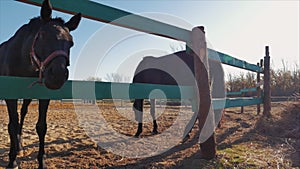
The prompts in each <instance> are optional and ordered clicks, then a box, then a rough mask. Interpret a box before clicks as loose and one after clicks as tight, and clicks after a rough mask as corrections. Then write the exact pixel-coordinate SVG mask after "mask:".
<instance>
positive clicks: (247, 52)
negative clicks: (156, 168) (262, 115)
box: [0, 0, 300, 79]
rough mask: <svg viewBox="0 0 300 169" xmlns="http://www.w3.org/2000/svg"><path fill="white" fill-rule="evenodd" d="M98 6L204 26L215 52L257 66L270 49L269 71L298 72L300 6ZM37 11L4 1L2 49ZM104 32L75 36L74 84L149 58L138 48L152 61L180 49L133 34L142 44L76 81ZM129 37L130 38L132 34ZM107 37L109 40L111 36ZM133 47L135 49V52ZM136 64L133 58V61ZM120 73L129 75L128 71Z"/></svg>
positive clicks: (85, 24) (94, 28)
mask: <svg viewBox="0 0 300 169" xmlns="http://www.w3.org/2000/svg"><path fill="white" fill-rule="evenodd" d="M94 1H96V2H100V3H103V4H106V5H110V6H113V7H116V8H120V9H123V10H127V11H130V12H133V13H138V14H142V15H146V16H149V17H152V18H155V19H158V20H163V21H166V22H171V24H174V25H177V26H181V27H184V28H186V29H191V28H192V27H193V26H198V25H204V26H205V27H206V32H207V34H206V36H207V40H208V41H209V43H210V47H211V48H213V49H215V50H218V51H221V52H224V53H227V54H229V55H232V56H234V57H237V58H240V59H242V60H246V61H248V62H250V63H254V64H256V63H257V62H258V61H259V60H260V59H261V58H263V56H264V48H265V46H266V45H269V46H270V54H271V67H273V68H275V69H280V68H282V61H283V60H284V61H285V62H287V64H288V66H289V67H290V69H292V70H293V69H295V68H296V65H298V69H299V65H300V63H299V1H201V0H198V1H197V0H193V1H179V0H173V1H169V0H164V1H158V0H152V1H133V0H122V1H118V0H114V1H108V0H106V1H102V0H94ZM39 11H40V8H39V7H36V6H32V5H28V4H23V3H21V2H16V1H11V0H1V1H0V43H2V42H4V41H6V40H7V39H8V38H10V37H11V36H12V35H13V34H14V33H15V31H16V30H17V29H18V28H19V27H20V26H22V25H23V24H25V23H28V21H29V19H31V18H32V17H35V16H38V15H39ZM53 16H59V17H62V18H64V19H65V20H68V19H69V18H70V17H71V16H70V15H68V14H63V13H60V12H54V13H53ZM170 18H171V19H170ZM174 18H175V19H174ZM176 18H177V19H178V20H176ZM174 20H175V21H174ZM106 29H107V26H106ZM112 29H119V28H112ZM103 30H105V24H102V23H100V22H96V21H91V20H88V19H83V20H82V22H81V24H80V26H79V28H78V29H77V30H75V31H74V32H73V33H72V35H73V37H74V41H75V46H74V47H73V48H72V51H71V55H72V56H71V58H72V59H71V67H70V70H71V78H75V79H85V78H87V77H90V76H100V77H102V78H103V77H104V76H105V75H106V74H107V73H113V72H116V69H115V67H114V68H113V66H112V65H114V64H113V63H116V65H122V64H121V63H125V62H126V60H124V59H125V58H124V57H121V56H118V55H125V54H124V53H125V52H127V53H130V54H131V55H144V54H149V52H148V53H147V52H143V51H137V50H138V49H139V47H143V45H142V44H141V43H140V42H143V44H147V45H149V48H151V49H155V50H154V52H153V55H160V54H163V53H170V52H171V51H172V50H171V49H170V45H174V44H175V45H177V43H176V42H171V41H166V40H162V39H160V38H153V37H149V36H145V35H141V34H138V33H135V36H134V38H132V39H133V40H138V39H139V38H140V37H142V39H140V40H139V43H137V44H134V42H131V41H130V40H127V41H126V42H123V41H122V43H118V45H115V46H114V49H117V51H120V53H118V52H116V51H115V50H114V51H111V50H109V51H110V52H108V54H107V55H106V58H100V60H101V59H102V62H101V63H98V62H99V61H94V62H97V64H95V66H96V68H95V69H94V70H93V71H88V69H89V65H86V67H85V70H87V71H84V72H83V73H82V71H81V74H80V75H78V76H77V75H74V72H76V71H75V69H77V68H76V67H75V66H76V65H77V66H78V64H76V63H78V60H79V57H86V58H85V59H86V60H94V59H97V58H94V57H93V56H92V55H95V56H96V55H97V52H95V51H94V53H89V54H88V55H87V54H86V55H87V56H86V55H85V56H82V54H84V53H85V50H86V48H85V47H86V44H90V43H91V41H92V40H93V37H95V35H96V37H98V36H100V37H99V38H101V37H102V39H101V40H99V43H100V42H105V39H104V38H105V36H101V33H102V34H103ZM120 31H124V32H126V30H123V29H120ZM104 33H105V32H104ZM127 33H129V34H130V33H131V32H130V31H129V32H127ZM99 34H100V35H99ZM107 37H109V36H108V35H107V36H106V38H107ZM155 39H156V40H155ZM146 40H150V41H151V42H152V44H148V43H149V42H146ZM122 44H123V45H122ZM131 45H132V46H135V48H134V47H132V46H131ZM159 46H161V49H159ZM98 48H99V47H98ZM149 48H148V49H149ZM125 49H127V50H125ZM148 49H146V50H148ZM129 50H133V51H129ZM152 51H153V50H152ZM100 52H101V51H100ZM113 54H114V55H113ZM151 54H152V53H151ZM89 55H91V56H89ZM126 55H128V54H126ZM107 56H111V58H107ZM141 57H143V56H140V58H141ZM132 58H135V56H134V57H131V59H132ZM140 58H139V59H140ZM109 59H110V60H109ZM127 62H128V61H127ZM136 64H137V63H136ZM136 64H135V65H136ZM125 65H126V64H125ZM103 66H104V67H103ZM105 66H106V67H105ZM119 67H120V66H119ZM121 67H122V66H121ZM123 67H124V66H123ZM110 68H111V69H110ZM119 69H121V68H119ZM128 69H130V70H131V71H129V72H133V71H134V69H135V67H129V68H128ZM224 69H225V71H226V73H228V72H234V73H239V72H241V71H240V69H229V68H228V67H227V66H226V67H224ZM95 71H96V72H95ZM118 71H120V70H118ZM121 71H125V70H124V68H122V69H121ZM129 74H130V73H129ZM128 76H130V75H128Z"/></svg>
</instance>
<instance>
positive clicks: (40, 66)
mask: <svg viewBox="0 0 300 169" xmlns="http://www.w3.org/2000/svg"><path fill="white" fill-rule="evenodd" d="M38 35H39V32H38V33H37V34H36V35H35V37H34V40H33V43H32V45H31V51H30V59H31V64H32V66H33V67H35V69H36V70H35V71H38V72H39V79H38V80H37V81H35V82H33V83H32V84H31V85H30V87H32V86H33V85H35V84H37V83H39V84H40V85H43V72H44V70H45V67H46V66H47V65H48V64H49V63H50V62H51V61H52V60H53V59H55V58H56V57H58V56H63V57H65V58H66V59H67V61H69V55H68V54H67V53H66V52H65V51H63V50H56V51H54V52H52V53H51V54H50V55H49V56H48V57H47V58H46V59H45V60H44V61H40V60H39V58H38V57H37V56H36V54H35V52H34V46H35V43H36V40H37V38H38Z"/></svg>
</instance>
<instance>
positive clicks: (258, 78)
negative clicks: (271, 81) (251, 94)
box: [256, 60, 262, 115]
mask: <svg viewBox="0 0 300 169" xmlns="http://www.w3.org/2000/svg"><path fill="white" fill-rule="evenodd" d="M261 65H262V60H260V63H257V66H260V67H261ZM256 84H257V87H256V96H257V98H260V92H261V89H260V71H258V72H257V76H256ZM259 114H260V104H257V115H259Z"/></svg>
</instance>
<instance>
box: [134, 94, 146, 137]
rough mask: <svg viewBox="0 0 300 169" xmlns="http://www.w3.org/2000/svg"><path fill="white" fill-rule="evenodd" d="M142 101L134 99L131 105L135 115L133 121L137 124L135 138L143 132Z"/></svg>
mask: <svg viewBox="0 0 300 169" xmlns="http://www.w3.org/2000/svg"><path fill="white" fill-rule="evenodd" d="M143 101H144V100H143V99H135V101H134V103H133V110H134V113H135V120H136V121H137V122H138V123H139V124H138V129H137V131H136V133H135V135H134V136H135V137H139V136H140V134H141V133H142V132H143Z"/></svg>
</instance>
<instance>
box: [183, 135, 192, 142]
mask: <svg viewBox="0 0 300 169" xmlns="http://www.w3.org/2000/svg"><path fill="white" fill-rule="evenodd" d="M189 139H190V135H186V136H185V137H184V138H183V139H182V141H181V144H183V143H185V142H186V141H188V140H189Z"/></svg>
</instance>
